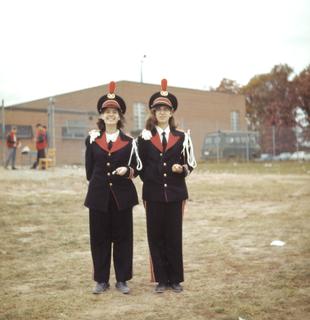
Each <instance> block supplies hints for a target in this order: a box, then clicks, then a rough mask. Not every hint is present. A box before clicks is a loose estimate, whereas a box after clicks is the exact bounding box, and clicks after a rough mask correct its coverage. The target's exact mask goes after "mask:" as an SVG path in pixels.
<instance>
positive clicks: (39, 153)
mask: <svg viewBox="0 0 310 320" xmlns="http://www.w3.org/2000/svg"><path fill="white" fill-rule="evenodd" d="M41 158H45V149H41V150H37V160H36V161H35V162H34V164H33V165H32V168H33V169H35V168H36V167H37V166H38V164H39V159H41Z"/></svg>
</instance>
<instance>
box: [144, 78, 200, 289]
mask: <svg viewBox="0 0 310 320" xmlns="http://www.w3.org/2000/svg"><path fill="white" fill-rule="evenodd" d="M166 86H167V84H166V80H165V79H164V80H163V81H162V91H161V92H157V93H155V94H153V95H152V97H151V98H150V101H149V108H150V109H151V110H152V109H153V108H156V107H159V106H168V107H169V108H171V109H172V110H173V111H175V110H176V109H177V106H178V102H177V99H176V97H175V96H174V95H172V94H171V93H169V92H167V91H166ZM163 131H165V132H164V135H162V133H163ZM138 150H139V156H140V158H141V161H142V164H143V168H142V170H141V171H140V172H139V174H140V177H141V180H142V181H143V190H142V198H143V200H144V204H145V209H146V216H147V235H148V243H149V249H150V254H151V262H152V265H151V270H152V271H153V272H154V274H153V275H152V280H155V281H156V282H158V283H159V284H161V285H162V284H165V286H167V285H170V286H171V287H172V289H173V288H174V287H173V285H174V284H176V285H179V283H180V282H183V281H184V271H183V255H182V216H183V209H184V204H185V200H186V199H187V198H188V192H187V187H186V183H185V177H186V176H187V175H188V174H189V173H190V172H191V171H192V170H193V168H194V167H196V161H195V158H194V153H193V146H192V143H191V139H190V137H189V134H188V133H185V132H182V131H179V130H176V129H173V128H170V127H169V126H168V128H166V129H165V130H163V129H161V128H159V127H155V128H153V129H152V130H146V129H144V130H143V131H142V134H141V135H140V136H139V138H138ZM174 164H180V165H182V166H183V172H182V173H176V172H173V171H172V166H173V165H174ZM178 288H179V289H180V288H181V287H180V286H178ZM179 289H178V290H174V291H177V292H179V291H181V289H180V290H179ZM157 292H162V291H157Z"/></svg>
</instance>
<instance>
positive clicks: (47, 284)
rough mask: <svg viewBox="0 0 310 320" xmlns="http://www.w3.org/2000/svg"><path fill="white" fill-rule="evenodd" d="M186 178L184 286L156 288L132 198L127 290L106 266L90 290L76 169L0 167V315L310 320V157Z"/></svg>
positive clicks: (140, 214)
mask: <svg viewBox="0 0 310 320" xmlns="http://www.w3.org/2000/svg"><path fill="white" fill-rule="evenodd" d="M276 166H278V167H277V168H275V167H276ZM136 185H137V188H138V189H139V190H140V189H141V183H140V181H139V180H136ZM188 187H189V191H190V194H191V198H190V201H189V202H188V204H187V208H186V212H185V216H184V263H185V278H186V280H185V283H184V288H185V290H184V292H183V293H181V294H175V293H173V292H171V291H168V292H165V293H164V294H162V295H156V294H154V293H153V284H151V283H150V282H149V274H148V268H149V265H148V248H147V242H146V230H145V216H144V210H143V207H142V206H141V205H139V206H137V207H136V208H135V215H134V228H135V229H134V231H135V249H134V278H133V279H132V280H131V281H130V287H131V289H132V292H131V294H130V295H128V296H125V295H121V294H120V293H119V292H117V291H116V290H115V289H114V287H113V284H114V272H113V270H112V277H111V284H112V288H111V289H110V290H109V291H108V292H107V293H105V294H102V295H99V296H94V295H92V294H91V289H92V287H93V282H92V263H91V257H90V251H89V234H88V211H87V209H86V208H84V207H83V200H84V195H85V191H86V188H87V185H86V182H85V178H84V170H83V169H81V168H75V169H72V168H71V169H60V168H57V169H55V170H54V171H47V172H44V171H43V172H42V171H35V172H34V171H30V170H19V171H16V172H15V171H14V172H13V171H4V170H3V169H0V205H1V207H0V210H1V216H0V231H1V232H0V241H1V249H0V274H1V291H0V300H1V307H0V319H1V320H3V319H10V320H21V319H23V320H25V319H40V320H41V319H48V320H49V319H103V320H104V319H111V320H113V319H125V317H126V319H128V320H134V319H135V320H137V319H138V320H140V319H147V320H152V319H172V320H173V319H178V320H185V319H198V320H199V319H226V320H229V319H230V320H232V319H235V320H237V319H238V317H242V318H244V319H247V320H249V319H279V320H280V319H281V320H283V319H308V318H309V316H310V304H309V302H310V290H309V281H310V280H309V279H310V268H309V267H310V265H309V264H310V263H309V261H310V260H309V257H310V249H309V248H310V241H309V239H310V236H309V234H310V224H309V211H310V166H309V164H298V163H297V164H296V163H295V164H293V163H290V164H276V165H273V166H272V167H270V166H269V165H267V166H264V165H263V164H253V165H240V164H235V165H233V164H221V165H216V164H212V165H210V166H207V167H206V166H205V165H200V167H199V169H198V170H196V172H193V174H192V175H191V177H189V178H188ZM275 239H280V240H283V241H285V242H286V245H285V246H283V247H273V246H270V242H271V241H272V240H275Z"/></svg>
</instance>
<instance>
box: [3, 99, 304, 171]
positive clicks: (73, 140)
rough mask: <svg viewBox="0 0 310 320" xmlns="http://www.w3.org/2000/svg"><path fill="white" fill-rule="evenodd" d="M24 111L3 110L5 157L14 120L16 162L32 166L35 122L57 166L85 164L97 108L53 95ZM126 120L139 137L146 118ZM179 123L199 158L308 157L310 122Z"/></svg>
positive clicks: (129, 129)
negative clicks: (58, 102) (255, 126)
mask: <svg viewBox="0 0 310 320" xmlns="http://www.w3.org/2000/svg"><path fill="white" fill-rule="evenodd" d="M85 110H87V108H85ZM26 111H27V110H25V108H21V107H20V108H18V107H13V108H9V109H8V110H6V112H5V117H3V116H4V112H3V113H2V117H1V119H2V125H1V129H0V134H1V138H2V140H1V141H2V143H1V146H2V159H3V161H4V159H5V154H6V147H5V136H6V135H7V133H8V132H9V131H10V129H11V127H12V126H13V125H14V126H17V136H18V138H19V139H20V141H21V147H20V148H19V149H18V152H17V164H19V165H24V166H28V165H29V166H30V165H31V163H32V162H33V161H34V160H35V158H36V148H35V142H34V137H35V125H36V124H37V123H41V124H42V125H45V126H46V127H47V137H48V148H53V149H56V160H57V164H58V165H63V164H70V165H72V164H77V165H80V164H83V163H84V154H85V138H86V136H87V134H88V131H89V130H90V129H94V128H96V122H97V119H98V115H97V113H96V112H87V111H81V108H80V109H79V110H77V109H76V108H74V107H72V108H62V107H60V106H57V107H55V106H54V103H53V100H50V102H49V105H48V108H42V109H29V110H28V111H27V112H26ZM128 120H129V121H128V123H127V127H126V128H125V131H126V133H129V134H133V135H134V136H136V135H137V134H138V131H139V130H142V128H143V125H144V121H142V122H141V123H142V124H141V125H140V127H139V128H137V125H136V124H135V121H134V115H133V117H132V119H128ZM176 123H177V125H178V128H180V129H183V130H184V131H187V130H188V129H190V132H191V137H192V140H193V144H194V148H195V155H196V159H197V160H198V161H199V160H202V161H205V160H207V161H209V160H211V161H214V160H215V161H220V160H230V159H233V160H241V161H251V160H291V159H292V160H295V159H302V160H308V153H307V152H309V150H310V144H309V140H307V131H306V130H308V131H309V128H308V127H306V128H303V129H300V128H296V127H284V126H281V127H276V126H266V127H262V128H260V130H257V131H255V132H253V131H249V130H247V129H246V128H240V126H239V127H238V126H237V127H234V126H232V123H231V121H227V122H224V121H210V120H209V119H202V118H196V119H195V118H191V119H187V118H184V117H178V115H176ZM232 129H234V130H232ZM3 130H4V131H5V133H4V135H3V134H2V132H3ZM308 136H309V134H308ZM25 147H28V148H29V150H30V151H29V152H28V153H22V150H24V148H25Z"/></svg>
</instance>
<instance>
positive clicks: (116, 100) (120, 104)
mask: <svg viewBox="0 0 310 320" xmlns="http://www.w3.org/2000/svg"><path fill="white" fill-rule="evenodd" d="M115 88H116V84H115V82H114V81H111V82H110V84H109V93H107V94H105V95H104V96H102V97H100V99H99V100H98V102H97V110H98V112H99V114H100V113H102V112H103V110H104V109H105V108H117V109H119V110H120V111H121V112H122V114H125V112H126V103H125V101H124V100H123V99H122V98H121V97H120V96H118V95H116V94H115Z"/></svg>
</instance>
